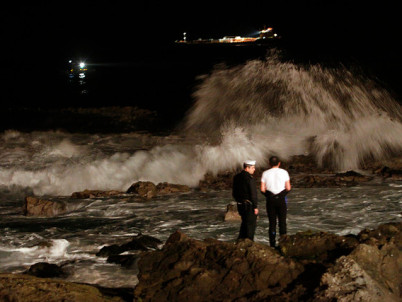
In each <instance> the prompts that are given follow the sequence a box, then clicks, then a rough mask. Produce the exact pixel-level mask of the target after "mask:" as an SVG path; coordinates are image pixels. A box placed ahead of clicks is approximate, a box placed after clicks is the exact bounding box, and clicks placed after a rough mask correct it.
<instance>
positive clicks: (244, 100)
mask: <svg viewBox="0 0 402 302" xmlns="http://www.w3.org/2000/svg"><path fill="white" fill-rule="evenodd" d="M200 80H201V84H200V85H199V87H198V89H197V90H196V91H195V93H194V98H195V104H194V106H193V107H192V108H191V110H190V111H189V113H188V115H187V117H186V120H185V128H186V131H187V132H188V133H190V134H191V135H196V134H194V133H197V132H198V133H207V134H208V136H211V137H214V138H215V141H217V142H219V141H221V140H222V139H224V138H223V136H222V133H225V134H226V135H236V134H235V133H236V131H233V132H232V133H231V134H230V131H225V132H222V129H223V128H225V129H227V128H232V129H233V128H241V129H242V133H243V135H246V136H248V137H249V138H250V140H249V148H250V149H252V148H262V150H260V152H259V153H260V154H261V155H262V156H260V157H259V158H256V159H257V160H264V159H265V158H266V157H267V156H269V154H272V153H276V154H279V155H280V156H281V157H282V158H285V159H286V158H287V157H289V156H291V155H297V154H311V155H313V156H314V157H315V159H316V161H317V163H318V164H319V165H320V166H328V167H331V168H333V169H336V170H346V169H358V168H359V167H360V166H361V164H363V163H364V162H365V161H367V160H382V159H384V158H387V157H388V156H390V155H397V154H401V151H402V123H401V121H402V112H401V108H400V105H399V104H398V103H397V102H396V101H395V100H394V99H393V98H392V97H391V95H390V94H389V93H388V92H387V91H386V90H384V89H383V88H381V87H380V86H379V85H378V84H376V83H375V82H374V81H372V80H370V79H368V78H365V77H364V76H363V75H362V74H355V73H352V72H351V71H349V70H347V69H346V68H345V67H342V66H341V67H338V68H323V67H322V66H320V65H313V66H298V65H296V64H293V63H289V62H280V60H279V59H278V56H276V55H274V56H270V57H267V59H266V60H253V61H249V62H247V63H245V64H243V65H239V66H235V67H226V66H224V65H219V66H217V67H216V68H215V70H213V71H212V72H211V74H210V75H208V76H203V77H202V78H201V79H200ZM237 132H238V131H237ZM262 141H264V142H262ZM239 147H240V146H239ZM251 152H252V151H251ZM234 160H237V159H234Z"/></svg>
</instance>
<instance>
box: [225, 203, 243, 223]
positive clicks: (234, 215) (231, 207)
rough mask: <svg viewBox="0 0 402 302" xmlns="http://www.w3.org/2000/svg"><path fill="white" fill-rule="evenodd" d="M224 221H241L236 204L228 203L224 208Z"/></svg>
mask: <svg viewBox="0 0 402 302" xmlns="http://www.w3.org/2000/svg"><path fill="white" fill-rule="evenodd" d="M224 220H225V221H241V217H240V215H239V212H238V211H237V204H236V203H230V204H228V205H227V207H226V213H225V216H224Z"/></svg>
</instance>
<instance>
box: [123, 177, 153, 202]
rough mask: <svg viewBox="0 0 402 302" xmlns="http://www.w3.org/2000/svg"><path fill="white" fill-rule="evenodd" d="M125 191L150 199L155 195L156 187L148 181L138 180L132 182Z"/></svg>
mask: <svg viewBox="0 0 402 302" xmlns="http://www.w3.org/2000/svg"><path fill="white" fill-rule="evenodd" d="M127 193H134V194H138V195H140V196H141V197H143V198H145V199H151V198H152V197H155V196H156V195H157V189H156V186H155V184H154V183H152V182H150V181H139V182H136V183H134V184H132V185H131V186H130V188H128V190H127Z"/></svg>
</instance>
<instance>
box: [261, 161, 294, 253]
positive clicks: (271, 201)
mask: <svg viewBox="0 0 402 302" xmlns="http://www.w3.org/2000/svg"><path fill="white" fill-rule="evenodd" d="M269 164H270V166H271V169H269V170H266V171H264V173H262V177H261V192H262V193H263V194H264V195H265V197H266V201H267V202H266V206H267V214H268V220H269V230H268V232H269V244H270V246H272V247H275V238H276V219H277V218H278V221H279V234H280V235H285V234H286V212H287V204H286V203H287V202H286V194H287V193H288V192H289V191H290V189H291V185H290V178H289V173H288V172H287V171H286V170H284V169H281V168H279V166H280V165H281V162H280V160H279V158H278V157H277V156H272V157H271V158H270V159H269Z"/></svg>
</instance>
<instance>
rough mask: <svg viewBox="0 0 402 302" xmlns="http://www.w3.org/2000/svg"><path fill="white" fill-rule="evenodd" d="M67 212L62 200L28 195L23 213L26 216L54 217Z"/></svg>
mask: <svg viewBox="0 0 402 302" xmlns="http://www.w3.org/2000/svg"><path fill="white" fill-rule="evenodd" d="M65 212H67V209H66V205H65V204H64V203H62V202H58V201H53V200H47V199H41V198H38V197H33V196H27V197H25V199H24V205H23V214H24V215H25V216H42V217H53V216H57V215H60V214H63V213H65Z"/></svg>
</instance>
